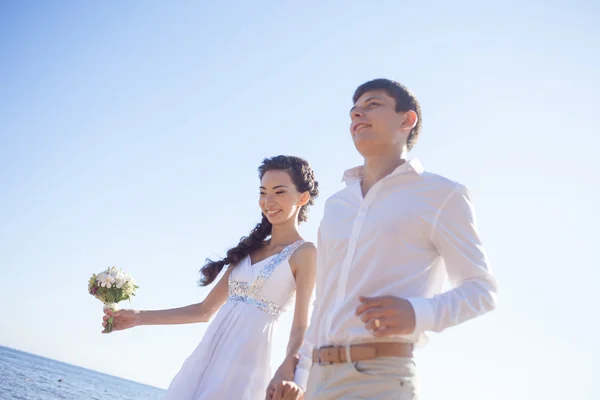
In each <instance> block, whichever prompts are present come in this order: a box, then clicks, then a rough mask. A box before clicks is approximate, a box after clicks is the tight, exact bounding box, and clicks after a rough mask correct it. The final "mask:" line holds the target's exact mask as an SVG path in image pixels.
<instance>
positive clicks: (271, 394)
mask: <svg viewBox="0 0 600 400" xmlns="http://www.w3.org/2000/svg"><path fill="white" fill-rule="evenodd" d="M273 379H275V378H273ZM302 399H304V391H303V390H302V389H301V388H300V386H298V385H296V383H295V382H292V381H281V380H280V381H279V382H277V383H275V382H273V380H272V381H271V383H270V384H269V387H268V388H267V400H302Z"/></svg>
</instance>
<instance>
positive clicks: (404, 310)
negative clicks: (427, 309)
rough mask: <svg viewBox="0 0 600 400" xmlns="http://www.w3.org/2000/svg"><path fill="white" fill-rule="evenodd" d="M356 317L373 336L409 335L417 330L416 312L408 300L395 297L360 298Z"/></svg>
mask: <svg viewBox="0 0 600 400" xmlns="http://www.w3.org/2000/svg"><path fill="white" fill-rule="evenodd" d="M359 300H360V301H361V304H360V305H359V306H358V307H357V308H356V315H357V316H359V317H360V319H361V320H362V321H363V322H364V323H365V328H367V329H368V330H370V331H372V332H373V336H377V337H383V336H390V335H407V334H411V333H413V332H414V330H415V326H416V316H415V311H414V309H413V307H412V305H411V304H410V302H409V301H408V300H406V299H402V298H400V297H395V296H382V297H364V296H361V297H359Z"/></svg>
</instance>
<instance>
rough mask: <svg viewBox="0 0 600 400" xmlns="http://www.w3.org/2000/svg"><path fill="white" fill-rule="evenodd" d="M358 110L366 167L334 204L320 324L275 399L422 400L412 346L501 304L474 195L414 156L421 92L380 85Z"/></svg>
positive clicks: (323, 254) (322, 243)
mask: <svg viewBox="0 0 600 400" xmlns="http://www.w3.org/2000/svg"><path fill="white" fill-rule="evenodd" d="M353 102H354V106H353V107H352V109H351V110H350V118H351V121H352V123H351V125H350V133H351V135H352V139H353V141H354V144H355V146H356V149H357V150H358V151H359V153H360V154H361V155H362V156H363V158H364V165H362V166H360V167H356V168H353V169H350V170H348V171H346V172H345V174H344V181H345V183H346V187H345V188H344V189H343V190H341V191H339V192H338V193H336V194H335V195H333V196H332V197H330V198H329V199H328V200H327V202H326V205H325V211H324V216H323V220H322V222H321V225H320V227H319V236H318V243H317V254H318V255H317V283H316V301H315V308H314V310H313V315H312V318H311V324H310V327H309V330H308V332H307V334H306V339H305V343H304V345H303V347H302V350H301V351H300V354H299V362H298V365H297V367H296V372H295V377H294V381H293V382H291V381H288V382H281V383H280V384H279V385H278V387H277V390H276V391H275V394H274V396H273V399H277V400H279V399H280V398H281V399H288V398H291V399H297V398H301V396H302V394H303V392H304V391H306V394H305V396H304V399H305V400H334V399H336V400H337V399H346V398H352V399H357V398H364V399H392V398H393V399H413V400H414V399H417V397H418V394H417V392H418V388H417V386H418V385H417V383H416V370H415V364H414V362H413V346H415V345H417V346H422V345H424V344H425V343H426V341H427V336H426V332H427V331H433V332H441V331H443V330H444V329H447V328H449V327H452V326H455V325H457V324H459V323H462V322H464V321H467V320H470V319H472V318H475V317H478V316H480V315H482V314H484V313H486V312H488V311H491V310H493V309H494V307H495V303H496V290H497V285H496V281H495V279H494V278H493V277H492V275H491V272H490V266H489V263H488V260H487V257H486V254H485V252H484V249H483V247H482V244H481V241H480V239H479V234H478V232H477V227H476V224H475V215H474V211H473V205H472V203H471V196H470V193H469V191H468V189H467V188H466V187H465V186H463V185H461V184H459V183H456V182H454V181H451V180H449V179H446V178H444V177H442V176H440V175H436V174H433V173H429V172H425V171H424V170H423V167H422V166H421V165H420V164H419V162H418V161H416V160H412V161H407V159H406V157H407V153H408V152H409V151H410V149H411V148H412V147H413V146H414V145H415V143H416V142H417V139H418V138H419V133H420V130H421V109H420V106H419V103H418V101H417V99H416V98H415V96H414V95H413V94H412V93H411V92H410V91H409V90H408V89H407V88H406V87H404V86H403V85H401V84H399V83H397V82H394V81H391V80H388V79H376V80H373V81H370V82H367V83H365V84H363V85H361V86H359V87H358V89H357V90H356V92H355V93H354V96H353ZM446 276H448V278H449V281H450V283H451V284H452V289H451V290H449V291H446V292H442V284H443V281H444V279H445V277H446ZM309 371H310V375H309Z"/></svg>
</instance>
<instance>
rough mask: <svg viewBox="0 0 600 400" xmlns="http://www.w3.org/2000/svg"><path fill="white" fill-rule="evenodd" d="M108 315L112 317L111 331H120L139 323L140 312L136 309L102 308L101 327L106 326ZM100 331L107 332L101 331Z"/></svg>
mask: <svg viewBox="0 0 600 400" xmlns="http://www.w3.org/2000/svg"><path fill="white" fill-rule="evenodd" d="M110 317H113V326H112V330H113V331H122V330H124V329H129V328H133V327H134V326H137V325H139V323H140V312H139V311H137V310H119V311H112V310H104V317H102V326H103V327H106V324H107V322H108V319H109V318H110ZM102 333H108V332H105V331H102Z"/></svg>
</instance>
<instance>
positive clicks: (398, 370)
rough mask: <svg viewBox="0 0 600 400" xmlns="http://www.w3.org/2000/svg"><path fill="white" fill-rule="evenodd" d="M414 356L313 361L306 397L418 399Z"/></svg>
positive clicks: (308, 399) (318, 399)
mask: <svg viewBox="0 0 600 400" xmlns="http://www.w3.org/2000/svg"><path fill="white" fill-rule="evenodd" d="M417 386H418V385H417V378H416V366H415V362H414V360H413V359H412V358H406V357H380V358H376V359H373V360H366V361H358V362H352V363H339V364H331V365H319V364H313V366H312V368H311V370H310V375H309V377H308V387H307V389H306V395H305V396H304V399H305V400H341V399H344V400H351V399H373V400H384V399H390V400H391V399H393V400H418V387H417Z"/></svg>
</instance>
